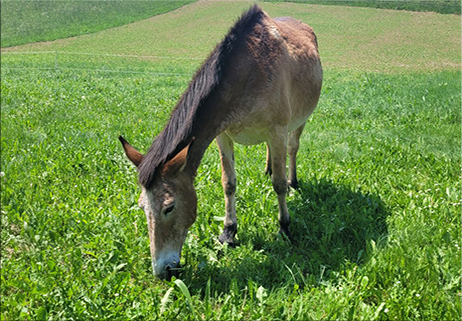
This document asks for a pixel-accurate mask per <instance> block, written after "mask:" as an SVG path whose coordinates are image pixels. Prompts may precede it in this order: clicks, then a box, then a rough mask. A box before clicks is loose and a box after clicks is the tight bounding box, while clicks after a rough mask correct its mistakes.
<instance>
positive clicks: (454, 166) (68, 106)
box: [0, 1, 462, 320]
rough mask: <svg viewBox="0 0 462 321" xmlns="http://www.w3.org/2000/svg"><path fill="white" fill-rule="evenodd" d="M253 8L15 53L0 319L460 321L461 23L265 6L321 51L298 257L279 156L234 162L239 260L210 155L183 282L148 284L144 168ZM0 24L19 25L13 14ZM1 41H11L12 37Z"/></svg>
mask: <svg viewBox="0 0 462 321" xmlns="http://www.w3.org/2000/svg"><path fill="white" fill-rule="evenodd" d="M249 5H250V3H246V2H241V1H239V2H233V1H229V2H228V1H227V2H208V1H201V2H197V3H192V4H188V5H186V6H183V7H181V8H179V9H177V10H174V11H171V12H168V13H166V14H163V15H159V16H155V17H152V18H149V19H147V20H142V21H139V22H135V23H132V24H128V25H124V26H121V27H117V28H112V29H108V30H104V31H101V32H96V33H92V34H89V35H82V36H78V37H74V38H69V39H62V40H56V41H51V42H46V43H34V44H28V45H23V46H19V47H12V48H6V49H2V55H1V63H2V69H1V93H2V95H1V129H2V132H1V134H2V135H1V172H2V174H1V177H0V180H1V214H2V215H1V226H2V229H1V295H0V300H1V318H2V319H3V320H11V319H40V320H42V319H53V320H62V319H89V318H92V319H135V318H137V319H152V320H157V319H159V320H164V319H180V320H209V319H220V320H223V319H226V320H247V319H263V320H270V319H271V320H273V319H276V320H308V319H315V320H321V319H323V320H333V319H341V320H343V319H361V320H415V319H424V320H430V319H432V320H459V319H460V318H461V298H462V293H461V288H460V284H461V251H460V247H461V229H460V226H461V215H460V213H461V186H460V173H461V172H460V169H461V75H460V61H461V52H460V50H461V49H460V48H461V47H460V34H461V25H460V16H455V15H442V14H437V13H424V12H408V11H393V10H380V9H374V8H357V7H338V6H323V5H310V4H298V3H297V4H294V3H260V5H261V6H262V8H263V9H264V10H266V11H267V12H268V13H269V14H270V15H271V16H273V17H276V16H286V15H290V16H294V17H296V18H298V19H300V20H302V21H304V22H306V23H308V24H309V25H311V26H312V27H313V28H314V30H315V32H316V34H317V36H318V40H319V45H320V55H321V59H322V62H323V66H324V70H325V77H324V79H325V80H324V85H323V90H322V93H321V99H320V102H319V105H318V108H317V109H316V110H315V112H314V114H313V115H312V118H311V119H310V120H309V122H308V124H307V126H306V128H305V131H304V134H303V135H302V138H301V147H300V151H299V161H298V173H299V181H300V185H301V189H300V191H299V192H297V191H294V190H291V192H290V194H289V195H288V198H287V201H288V206H289V211H290V212H291V215H292V222H293V223H292V225H291V230H292V234H293V236H294V238H295V239H296V242H294V243H293V244H288V243H287V242H285V241H284V240H282V238H281V237H280V236H278V235H277V231H278V228H279V226H278V223H277V199H276V196H275V194H274V192H273V189H272V186H271V181H270V179H269V178H268V177H267V176H265V175H264V165H265V164H264V162H265V151H266V149H265V147H264V146H263V145H259V146H251V147H243V146H239V145H237V146H236V172H237V179H238V188H237V195H236V198H237V200H236V205H237V212H238V224H239V227H238V234H237V240H238V242H239V246H238V247H236V248H228V247H227V246H223V245H221V244H220V243H219V242H218V236H219V234H220V233H221V230H222V217H223V215H224V201H223V191H222V189H221V183H220V176H221V171H220V164H219V155H218V151H217V148H216V146H215V144H212V145H211V146H210V147H209V149H208V151H207V153H206V156H205V158H204V160H203V162H202V165H201V167H200V168H199V172H198V175H197V178H196V188H197V193H198V218H197V221H196V223H195V224H194V225H193V226H192V228H191V230H190V232H189V234H188V237H187V240H186V243H185V246H184V248H183V251H182V265H183V266H184V269H183V271H182V273H181V274H180V276H179V279H177V280H172V281H171V282H168V281H161V280H158V279H155V278H154V277H153V276H152V267H151V257H150V253H149V240H148V234H147V226H146V218H145V215H144V213H143V211H142V210H140V209H139V208H138V206H137V199H138V196H139V192H140V191H139V187H138V186H137V180H136V169H135V168H134V167H133V166H132V165H131V164H130V163H129V161H128V160H127V159H126V158H125V155H124V153H123V150H122V148H121V146H120V143H119V141H118V140H117V137H118V135H120V134H122V135H123V136H124V137H125V138H127V139H128V140H129V141H130V143H132V145H133V146H135V147H137V148H139V149H140V150H141V151H146V149H147V148H148V147H149V146H150V144H151V142H152V139H153V138H154V136H155V135H156V134H157V133H159V132H160V131H161V130H162V128H163V126H164V124H165V122H166V120H167V119H168V117H169V114H170V111H171V110H172V108H173V107H174V106H175V103H176V101H177V100H178V98H179V97H180V95H181V94H182V92H183V90H184V89H185V88H186V86H187V84H188V82H189V80H190V78H191V76H192V74H193V73H194V71H195V69H196V68H197V67H198V66H199V65H200V63H201V59H205V57H206V56H207V54H208V53H209V52H210V50H211V49H212V48H213V46H214V44H215V43H217V42H218V41H220V39H221V37H222V36H223V35H224V34H225V32H226V31H227V29H228V28H229V27H230V26H231V25H232V23H233V21H234V20H235V19H236V18H237V17H238V16H239V15H240V14H241V12H242V11H243V10H244V9H247V8H248V7H249ZM2 19H3V16H2ZM2 36H3V35H2Z"/></svg>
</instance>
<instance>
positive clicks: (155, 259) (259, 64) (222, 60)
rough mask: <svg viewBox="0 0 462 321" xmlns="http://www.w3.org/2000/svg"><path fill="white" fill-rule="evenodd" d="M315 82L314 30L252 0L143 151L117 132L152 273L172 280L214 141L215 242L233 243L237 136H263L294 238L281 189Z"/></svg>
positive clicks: (318, 73)
mask: <svg viewBox="0 0 462 321" xmlns="http://www.w3.org/2000/svg"><path fill="white" fill-rule="evenodd" d="M321 84H322V67H321V62H320V59H319V54H318V45H317V41H316V36H315V34H314V32H313V29H312V28H311V27H309V26H307V25H306V24H304V23H302V22H300V21H298V20H295V19H293V18H290V17H284V18H276V19H272V18H270V17H269V16H268V15H267V14H266V13H265V12H264V11H262V10H261V9H260V8H259V7H258V6H256V5H255V6H253V7H252V8H250V9H249V10H248V11H247V12H245V13H244V14H243V15H242V16H241V18H240V19H239V20H238V21H237V22H236V24H235V25H234V26H233V27H232V28H231V29H230V31H229V32H228V34H227V35H226V36H225V38H224V39H223V41H221V42H220V43H219V44H218V45H217V46H216V47H215V49H214V50H213V51H212V53H211V54H210V56H209V57H208V58H207V60H206V61H205V62H204V64H203V65H202V67H201V68H200V69H199V70H198V71H197V73H196V74H195V76H194V77H193V79H192V81H191V83H190V84H189V86H188V88H187V89H186V91H185V92H184V94H183V96H182V97H181V98H180V100H179V102H178V104H177V105H176V107H175V109H174V110H173V112H172V114H171V117H170V119H169V121H168V123H167V124H166V126H165V128H164V129H163V130H162V132H161V133H160V134H159V135H158V136H157V137H156V138H155V140H154V142H153V143H152V145H151V147H150V148H149V150H148V152H147V153H146V155H142V154H141V153H139V152H138V151H137V150H136V149H134V148H133V147H132V146H131V145H130V144H129V143H128V142H127V141H126V140H125V139H123V138H122V137H119V139H120V141H121V142H122V145H123V148H124V150H125V153H126V155H127V156H128V158H129V159H130V161H131V162H132V163H133V164H134V165H135V166H136V167H137V168H138V172H139V183H140V185H141V190H142V192H141V196H140V198H139V201H138V203H139V205H140V207H141V208H143V209H144V212H145V214H146V218H147V222H148V230H149V240H150V249H151V256H152V265H153V270H154V274H155V275H157V276H159V277H161V278H168V279H170V278H171V276H172V275H173V274H175V270H178V269H177V267H178V266H179V262H180V253H181V248H182V246H183V243H184V241H185V238H186V234H187V232H188V229H189V227H190V226H191V225H192V224H193V223H194V221H195V220H196V210H197V197H196V191H195V188H194V177H195V175H196V171H197V169H198V167H199V165H200V162H201V159H202V157H203V155H204V153H205V150H206V149H207V147H208V146H209V145H210V143H211V142H212V141H213V140H214V139H215V138H216V141H217V143H218V147H219V150H220V157H221V166H222V185H223V189H224V194H225V204H226V215H225V221H224V230H223V234H221V236H220V238H219V239H220V241H221V242H222V243H224V242H226V243H229V244H231V245H232V244H234V236H235V234H236V231H237V218H236V209H235V193H236V173H235V170H234V153H233V144H234V142H238V143H240V144H245V145H251V144H259V143H262V142H266V144H267V158H266V172H267V173H268V174H270V175H272V183H273V188H274V191H275V192H276V194H277V197H278V202H279V223H280V232H282V233H284V234H286V235H287V236H288V237H289V238H290V233H289V224H290V216H289V212H288V210H287V204H286V193H287V190H288V185H290V186H292V187H294V188H297V185H298V183H297V175H296V155H297V151H298V147H299V138H300V135H301V133H302V131H303V128H304V126H305V123H306V120H307V119H308V117H309V116H310V114H311V113H312V112H313V110H314V109H315V107H316V104H317V102H318V99H319V95H320V91H321ZM287 153H288V154H289V179H288V180H287V177H286V155H287Z"/></svg>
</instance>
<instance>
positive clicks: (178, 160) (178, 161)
mask: <svg viewBox="0 0 462 321" xmlns="http://www.w3.org/2000/svg"><path fill="white" fill-rule="evenodd" d="M193 143H194V137H193V139H192V141H191V142H190V143H189V144H188V146H186V147H185V148H183V149H182V150H181V151H180V152H179V153H178V154H176V155H175V157H173V158H172V159H171V160H169V161H168V162H167V163H166V164H165V166H164V173H168V174H170V175H172V174H176V173H178V172H182V171H183V170H184V169H185V168H186V165H187V164H188V156H189V152H190V150H191V146H192V144H193Z"/></svg>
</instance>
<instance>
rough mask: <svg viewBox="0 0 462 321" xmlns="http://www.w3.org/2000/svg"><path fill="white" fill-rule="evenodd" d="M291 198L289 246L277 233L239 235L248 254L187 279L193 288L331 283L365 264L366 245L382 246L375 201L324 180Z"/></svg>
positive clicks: (382, 220) (381, 212) (381, 218)
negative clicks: (346, 268)
mask: <svg viewBox="0 0 462 321" xmlns="http://www.w3.org/2000/svg"><path fill="white" fill-rule="evenodd" d="M294 194H295V195H293V196H291V197H289V198H288V207H289V211H290V213H291V219H292V223H291V226H290V230H291V233H292V237H293V239H294V241H293V242H290V241H288V240H286V239H285V238H284V237H282V236H281V235H277V234H276V233H274V234H273V235H267V234H266V235H265V234H261V233H258V234H252V233H250V232H248V233H247V235H246V231H243V230H242V229H241V230H240V233H241V236H242V237H241V241H242V243H241V246H249V244H251V246H252V249H251V250H250V252H249V253H250V254H249V255H248V256H244V257H242V256H241V257H238V258H237V260H236V261H234V262H233V263H232V264H229V265H221V264H220V266H219V267H216V268H213V269H212V270H208V271H207V272H206V271H204V272H205V273H204V274H202V275H200V274H197V273H196V274H194V273H191V274H189V276H190V277H191V278H192V279H190V280H191V283H192V285H193V286H194V287H195V286H197V287H198V288H200V287H201V285H203V284H205V283H206V282H207V279H209V278H212V279H213V281H212V282H213V283H216V288H215V289H216V290H217V291H218V292H220V293H226V291H228V290H229V288H230V286H231V281H230V280H232V279H234V280H237V284H235V285H233V286H235V287H237V288H244V287H246V284H247V282H248V281H249V280H251V281H252V282H257V283H258V284H260V285H263V286H264V287H265V288H272V287H274V286H276V287H277V286H278V284H279V285H283V284H287V283H286V282H287V280H291V279H294V278H298V281H297V282H301V283H303V282H305V281H306V278H310V279H311V281H307V282H308V283H312V284H315V283H316V282H318V281H320V280H323V279H324V280H325V279H326V278H331V277H334V276H335V273H334V274H332V272H334V271H339V270H341V269H342V266H344V265H345V264H349V263H353V264H357V265H361V264H363V263H364V262H365V261H367V259H368V248H369V247H370V244H371V241H374V242H375V243H383V242H385V241H386V236H387V225H386V218H387V216H388V211H387V208H386V206H385V204H384V203H383V202H382V200H381V199H380V197H379V196H377V195H374V194H371V193H362V192H359V191H355V190H352V189H351V188H349V187H348V186H344V185H340V184H337V183H333V182H331V181H328V180H326V179H321V180H314V181H311V182H299V189H298V190H297V192H295V193H294ZM242 234H244V235H242ZM231 251H233V250H231ZM252 251H253V252H255V253H257V252H258V253H262V254H261V255H259V256H257V255H252ZM227 255H229V251H228V254H227ZM196 272H197V271H196ZM234 282H235V281H234Z"/></svg>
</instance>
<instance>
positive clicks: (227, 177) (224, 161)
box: [217, 133, 237, 246]
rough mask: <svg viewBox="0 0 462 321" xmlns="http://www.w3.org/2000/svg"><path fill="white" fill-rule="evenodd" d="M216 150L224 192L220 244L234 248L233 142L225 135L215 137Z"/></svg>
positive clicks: (234, 177) (234, 190)
mask: <svg viewBox="0 0 462 321" xmlns="http://www.w3.org/2000/svg"><path fill="white" fill-rule="evenodd" d="M217 144H218V148H219V149H220V158H221V184H222V186H223V191H224V192H225V211H226V213H225V222H224V229H223V233H222V234H221V235H220V238H219V240H220V242H221V243H228V244H229V245H232V246H234V245H235V244H234V236H235V235H236V232H237V217H236V206H235V199H236V172H235V170H234V148H233V145H234V144H233V141H232V139H231V138H229V136H228V135H226V134H224V133H223V134H221V135H219V136H218V137H217Z"/></svg>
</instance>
